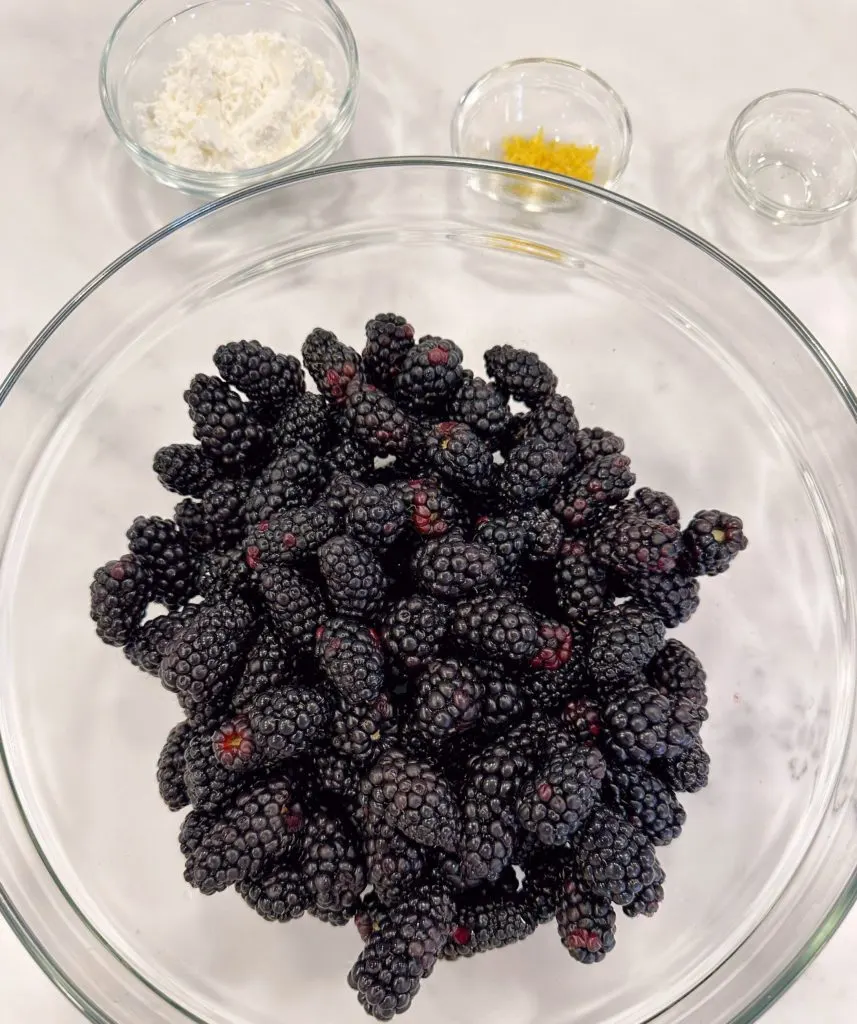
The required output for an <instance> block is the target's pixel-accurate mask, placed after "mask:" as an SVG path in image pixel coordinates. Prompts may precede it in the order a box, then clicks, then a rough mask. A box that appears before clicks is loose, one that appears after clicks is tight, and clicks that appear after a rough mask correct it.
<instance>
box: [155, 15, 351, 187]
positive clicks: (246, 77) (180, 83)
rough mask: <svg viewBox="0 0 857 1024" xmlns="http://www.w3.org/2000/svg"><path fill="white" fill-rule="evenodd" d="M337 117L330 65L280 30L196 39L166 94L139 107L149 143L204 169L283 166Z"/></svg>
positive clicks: (179, 60) (167, 77) (171, 70)
mask: <svg viewBox="0 0 857 1024" xmlns="http://www.w3.org/2000/svg"><path fill="white" fill-rule="evenodd" d="M335 112H336V104H335V102H334V84H333V78H332V76H331V74H330V72H329V71H328V69H327V67H326V66H325V64H324V61H323V60H321V58H320V57H318V56H316V55H315V54H313V53H311V52H310V51H309V50H308V49H307V48H306V47H305V46H302V45H301V44H300V43H297V42H295V41H294V40H292V39H287V38H286V37H285V36H283V35H281V34H280V33H278V32H248V33H246V34H245V35H229V36H225V35H221V34H220V33H218V34H217V35H213V36H198V37H196V38H195V39H192V40H191V41H190V43H188V45H187V47H186V48H185V49H182V50H179V51H178V55H177V57H176V60H175V61H174V62H173V63H172V64H171V65H170V66H169V67H168V68H167V70H166V72H165V73H164V78H163V82H162V85H161V91H160V93H159V94H158V95H157V96H156V97H155V99H154V100H153V101H152V102H151V103H140V104H138V105H137V113H138V116H139V118H140V128H141V142H142V143H143V145H144V146H145V147H146V148H147V149H149V150H150V151H151V152H153V153H155V154H156V155H157V156H160V157H162V158H163V159H165V160H168V161H169V162H170V163H174V164H177V165H179V166H181V167H190V168H193V169H195V170H201V171H235V170H243V169H247V168H252V167H261V166H262V165H264V164H270V163H273V162H274V161H276V160H281V159H282V158H283V157H286V156H288V155H289V154H290V153H294V152H295V151H296V150H298V149H300V148H301V147H302V146H305V145H306V144H307V143H308V142H310V141H311V140H312V139H313V138H315V136H316V135H318V133H319V132H320V131H321V130H322V128H324V126H325V125H326V124H327V123H329V122H330V120H331V119H332V118H333V116H334V114H335Z"/></svg>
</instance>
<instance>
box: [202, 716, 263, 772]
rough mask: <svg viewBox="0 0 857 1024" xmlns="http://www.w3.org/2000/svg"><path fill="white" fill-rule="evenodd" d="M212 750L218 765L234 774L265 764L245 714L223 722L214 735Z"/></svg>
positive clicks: (212, 737)
mask: <svg viewBox="0 0 857 1024" xmlns="http://www.w3.org/2000/svg"><path fill="white" fill-rule="evenodd" d="M211 750H212V753H213V754H214V757H215V759H216V760H217V763H218V764H220V765H222V767H224V768H228V769H229V771H233V772H240V771H246V770H247V769H249V768H258V767H259V765H261V764H262V763H263V762H264V759H263V758H262V756H261V753H260V751H259V747H258V745H257V743H256V737H255V735H254V733H253V729H252V728H251V727H250V721H249V719H248V718H247V716H246V715H245V714H241V715H236V716H233V717H232V718H227V719H226V721H224V722H221V724H220V725H219V726H218V727H217V728H216V729H215V730H214V732H213V733H212V736H211Z"/></svg>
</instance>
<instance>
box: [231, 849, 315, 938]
mask: <svg viewBox="0 0 857 1024" xmlns="http://www.w3.org/2000/svg"><path fill="white" fill-rule="evenodd" d="M235 889H236V891H237V892H238V895H239V896H241V898H242V899H243V900H244V902H245V903H246V904H247V906H248V907H252V908H253V910H255V911H256V913H257V914H258V915H259V916H260V917H263V918H264V919H265V920H266V921H279V922H280V923H284V922H286V921H296V920H297V919H298V918H299V917H302V916H303V914H304V912H305V911H306V910H307V909H308V908H309V906H310V905H311V903H312V896H311V894H310V893H309V891H308V890H307V887H306V884H305V882H304V876H303V874H302V872H301V870H300V868H299V867H297V866H296V865H295V864H294V863H293V862H292V861H288V860H287V861H285V862H283V863H281V864H274V865H272V866H271V867H269V868H267V869H266V870H265V871H264V872H263V873H262V874H261V875H260V876H259V877H258V878H252V879H248V878H245V879H244V880H243V881H242V882H239V883H238V885H236V886H235Z"/></svg>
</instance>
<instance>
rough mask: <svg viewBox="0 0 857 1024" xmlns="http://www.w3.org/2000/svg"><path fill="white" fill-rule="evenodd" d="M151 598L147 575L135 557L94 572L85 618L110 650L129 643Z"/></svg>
mask: <svg viewBox="0 0 857 1024" xmlns="http://www.w3.org/2000/svg"><path fill="white" fill-rule="evenodd" d="M151 598H152V577H151V573H150V571H149V569H148V567H147V566H145V565H144V564H143V563H142V562H141V561H140V559H139V558H137V557H136V556H135V555H123V556H122V557H121V558H119V559H117V560H114V561H110V562H107V563H106V564H105V565H102V566H100V567H99V568H98V569H96V570H95V572H94V573H93V577H92V583H91V584H90V587H89V616H90V618H91V619H92V620H93V622H94V623H95V632H96V633H97V634H98V636H99V639H101V640H102V641H103V642H104V643H105V644H109V645H110V646H111V647H124V646H125V644H127V643H129V641H132V640H133V639H134V636H135V634H136V632H137V629H138V627H139V625H140V623H141V621H142V619H143V616H144V615H145V614H146V607H147V606H148V604H149V601H150V600H151Z"/></svg>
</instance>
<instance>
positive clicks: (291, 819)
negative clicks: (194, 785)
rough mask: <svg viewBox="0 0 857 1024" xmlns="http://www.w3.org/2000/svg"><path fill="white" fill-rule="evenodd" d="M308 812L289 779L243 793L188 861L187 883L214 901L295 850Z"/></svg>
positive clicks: (275, 781)
mask: <svg viewBox="0 0 857 1024" xmlns="http://www.w3.org/2000/svg"><path fill="white" fill-rule="evenodd" d="M303 826H304V811H303V808H302V807H301V805H300V803H299V802H298V801H297V800H296V798H295V794H294V792H293V790H292V785H291V783H290V782H288V781H287V780H286V779H271V780H267V781H264V782H260V783H259V784H258V785H257V786H255V787H254V788H252V789H250V790H248V791H247V792H244V793H240V794H239V795H238V796H237V797H235V799H234V801H233V802H232V803H230V804H229V805H228V806H227V807H225V808H224V809H223V812H222V816H221V818H220V819H219V821H218V822H217V824H215V826H214V827H213V828H212V829H211V831H210V832H208V833H207V834H206V835H205V836H204V837H203V840H202V842H201V843H200V845H199V846H198V847H197V848H196V850H194V852H193V853H192V854H191V855H190V857H189V858H188V862H187V866H186V868H185V880H186V881H187V882H189V883H190V885H192V886H193V887H194V888H195V889H199V890H200V892H202V893H203V894H204V895H206V896H208V895H211V894H212V893H215V892H222V891H223V890H224V889H226V888H227V887H228V886H230V885H234V884H235V883H237V882H242V881H244V879H254V878H259V877H260V876H261V875H262V873H263V871H264V869H265V867H266V863H268V862H270V861H272V860H274V859H276V858H278V857H282V856H283V854H285V853H287V852H288V851H289V850H290V849H292V848H293V847H294V845H295V842H296V836H297V833H298V832H300V831H301V829H302V828H303Z"/></svg>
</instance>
